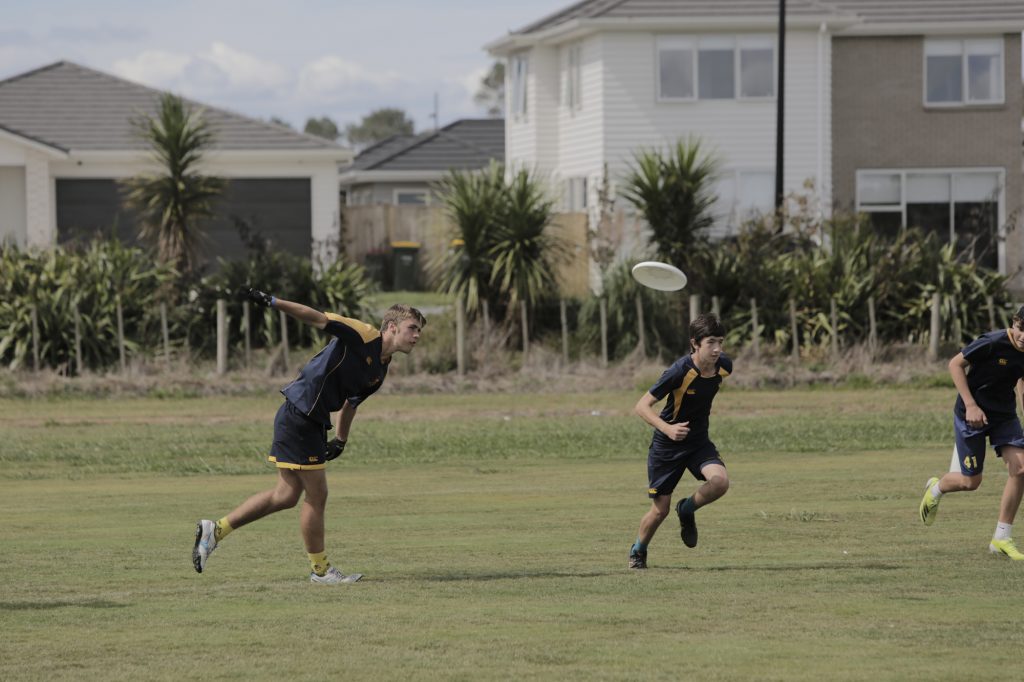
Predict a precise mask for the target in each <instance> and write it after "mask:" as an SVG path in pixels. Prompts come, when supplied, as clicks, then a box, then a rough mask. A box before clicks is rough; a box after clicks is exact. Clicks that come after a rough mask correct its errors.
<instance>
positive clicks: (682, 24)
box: [484, 14, 859, 56]
mask: <svg viewBox="0 0 1024 682" xmlns="http://www.w3.org/2000/svg"><path fill="white" fill-rule="evenodd" d="M826 22H827V23H828V25H829V26H830V27H833V28H835V29H837V30H842V29H843V28H845V27H847V26H852V25H855V24H857V23H858V22H859V19H857V18H856V17H852V16H850V15H841V16H837V15H835V14H815V15H801V16H795V17H793V16H791V17H788V18H787V20H786V26H787V28H789V29H795V30H808V31H817V30H818V27H819V26H821V24H822V23H826ZM777 30H778V17H777V16H775V15H770V16H769V15H765V16H762V17H735V18H733V17H714V16H694V17H662V18H650V17H644V18H642V19H641V18H636V19H631V18H616V19H571V20H569V21H565V22H562V23H560V24H557V25H555V26H552V27H550V28H546V29H542V30H539V31H535V32H532V33H513V34H509V35H508V36H505V37H504V38H499V39H498V40H494V41H492V42H490V43H487V44H486V45H484V49H485V50H487V52H489V53H490V54H492V55H495V56H501V55H508V54H511V53H513V52H517V51H519V50H523V49H527V48H530V47H534V46H536V45H557V44H560V43H565V42H569V41H572V40H578V39H579V38H583V37H585V36H588V35H591V34H593V33H597V32H599V31H648V32H652V33H665V32H669V31H672V32H679V31H686V32H691V31H693V32H708V31H771V32H773V33H774V32H775V31H777Z"/></svg>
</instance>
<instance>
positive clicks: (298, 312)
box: [239, 287, 327, 329]
mask: <svg viewBox="0 0 1024 682" xmlns="http://www.w3.org/2000/svg"><path fill="white" fill-rule="evenodd" d="M239 294H240V295H241V298H245V299H248V300H249V301H252V302H253V303H255V304H256V305H258V306H262V307H264V308H274V309H275V310H280V311H281V312H283V313H285V314H286V315H290V316H292V317H294V318H295V319H296V320H298V321H299V322H305V323H306V324H308V325H311V326H313V327H316V328H317V329H323V328H324V327H326V326H327V316H326V315H324V314H323V313H322V312H320V311H319V310H316V309H314V308H310V307H309V306H308V305H303V304H301V303H295V302H294V301H286V300H284V299H282V298H275V297H274V296H271V295H270V294H268V293H266V292H263V291H260V290H259V289H253V288H252V287H245V288H243V289H242V290H241V291H239Z"/></svg>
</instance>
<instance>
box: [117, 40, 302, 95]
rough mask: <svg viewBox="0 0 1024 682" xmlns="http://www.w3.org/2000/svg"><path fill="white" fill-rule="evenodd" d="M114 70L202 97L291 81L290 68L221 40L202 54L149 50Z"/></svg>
mask: <svg viewBox="0 0 1024 682" xmlns="http://www.w3.org/2000/svg"><path fill="white" fill-rule="evenodd" d="M114 72H115V73H117V74H118V75H120V76H123V77H125V78H127V79H129V80H133V81H136V82H139V83H143V84H145V85H149V86H151V87H156V88H165V89H172V90H178V91H181V92H182V93H184V94H187V95H190V96H198V97H202V96H209V95H214V96H223V95H226V94H253V93H256V92H268V91H270V92H276V91H278V90H279V89H281V88H282V87H286V86H287V85H288V84H289V82H290V81H291V76H290V74H289V73H288V70H287V69H286V68H284V67H282V66H280V65H278V64H277V63H275V62H272V61H268V60H265V59H260V58H259V57H255V56H253V55H251V54H248V53H246V52H242V51H240V50H235V49H233V48H231V47H229V46H228V45H225V44H224V43H221V42H214V43H213V44H212V45H211V46H210V47H209V48H208V49H206V50H204V51H202V52H200V53H198V54H184V53H180V52H166V51H162V50H147V51H145V52H141V53H139V54H138V55H136V56H134V57H132V58H130V59H121V60H118V61H116V62H114Z"/></svg>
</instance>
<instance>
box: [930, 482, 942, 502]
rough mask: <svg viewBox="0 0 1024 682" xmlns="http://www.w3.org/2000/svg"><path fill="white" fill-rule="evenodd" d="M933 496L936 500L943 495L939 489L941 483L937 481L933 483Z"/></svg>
mask: <svg viewBox="0 0 1024 682" xmlns="http://www.w3.org/2000/svg"><path fill="white" fill-rule="evenodd" d="M932 497H934V498H935V499H936V500H937V499H939V498H940V497H942V491H941V490H939V484H938V483H937V482H936V483H933V484H932Z"/></svg>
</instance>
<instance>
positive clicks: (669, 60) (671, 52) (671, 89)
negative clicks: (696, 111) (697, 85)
mask: <svg viewBox="0 0 1024 682" xmlns="http://www.w3.org/2000/svg"><path fill="white" fill-rule="evenodd" d="M658 66H659V71H658V75H659V83H660V87H661V97H663V98H686V99H689V98H692V97H693V50H689V49H668V48H663V49H662V50H660V51H659V52H658Z"/></svg>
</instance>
